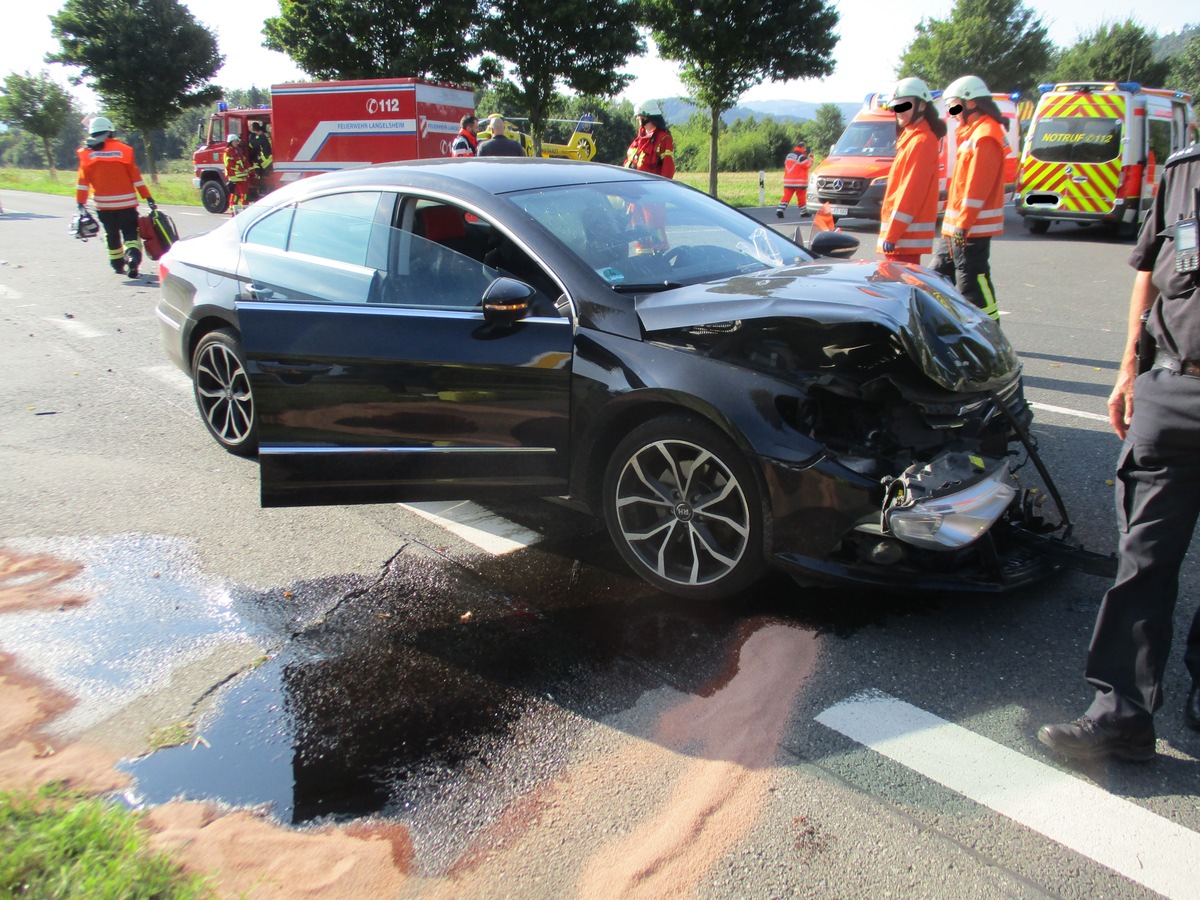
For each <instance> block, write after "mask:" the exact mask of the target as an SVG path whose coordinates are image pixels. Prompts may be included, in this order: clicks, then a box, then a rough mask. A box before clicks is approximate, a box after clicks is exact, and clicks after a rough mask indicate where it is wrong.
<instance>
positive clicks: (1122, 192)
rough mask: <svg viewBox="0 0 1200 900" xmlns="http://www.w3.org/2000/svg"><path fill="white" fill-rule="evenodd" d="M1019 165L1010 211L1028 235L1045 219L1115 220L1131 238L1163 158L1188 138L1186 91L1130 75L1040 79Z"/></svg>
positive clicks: (1039, 230)
mask: <svg viewBox="0 0 1200 900" xmlns="http://www.w3.org/2000/svg"><path fill="white" fill-rule="evenodd" d="M1039 90H1040V91H1041V98H1040V99H1039V100H1038V104H1037V107H1036V109H1035V110H1034V114H1033V120H1032V122H1031V123H1030V127H1029V130H1028V135H1027V137H1026V139H1025V146H1024V148H1023V149H1022V151H1021V168H1020V179H1019V190H1018V200H1017V212H1018V213H1020V214H1021V215H1022V216H1024V218H1025V225H1026V227H1027V228H1028V229H1029V230H1030V231H1031V232H1033V233H1034V234H1044V233H1045V232H1046V230H1047V229H1048V228H1049V227H1050V223H1051V222H1055V221H1064V222H1077V223H1079V224H1091V223H1106V224H1110V225H1114V226H1116V227H1117V229H1118V230H1119V231H1120V232H1121V233H1122V234H1124V235H1125V236H1132V235H1135V234H1136V233H1137V229H1138V227H1139V225H1140V224H1141V221H1142V219H1143V218H1145V215H1146V210H1148V209H1149V208H1150V203H1151V202H1152V201H1153V199H1154V193H1155V191H1156V190H1157V186H1158V179H1159V176H1160V175H1161V173H1162V172H1161V165H1162V163H1163V161H1164V160H1165V159H1166V158H1167V157H1168V156H1170V155H1171V154H1172V153H1173V152H1175V151H1176V150H1178V149H1180V148H1181V147H1184V146H1186V145H1187V143H1188V139H1189V138H1188V129H1189V126H1190V125H1191V124H1192V123H1193V122H1194V121H1195V113H1194V112H1193V110H1192V105H1191V96H1190V95H1189V94H1187V93H1184V92H1183V91H1174V90H1163V89H1161V88H1144V87H1142V86H1141V85H1139V84H1137V83H1136V82H1132V81H1120V82H1113V81H1080V82H1074V81H1073V82H1063V83H1060V84H1044V85H1041V87H1040V89H1039Z"/></svg>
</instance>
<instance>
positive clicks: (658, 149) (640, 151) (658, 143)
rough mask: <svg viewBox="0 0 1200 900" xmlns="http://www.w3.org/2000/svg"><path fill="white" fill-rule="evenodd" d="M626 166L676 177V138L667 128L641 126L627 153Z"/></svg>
mask: <svg viewBox="0 0 1200 900" xmlns="http://www.w3.org/2000/svg"><path fill="white" fill-rule="evenodd" d="M625 168H627V169H638V170H639V171H642V172H653V173H654V174H655V175H661V176H662V177H663V178H674V177H675V139H674V138H673V137H671V132H670V131H668V130H667V129H666V128H655V129H654V130H653V131H648V130H647V129H645V128H639V129H638V133H637V137H635V138H634V139H633V142H632V143H631V144H630V145H629V150H628V151H627V152H626V154H625Z"/></svg>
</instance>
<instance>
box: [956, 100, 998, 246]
mask: <svg viewBox="0 0 1200 900" xmlns="http://www.w3.org/2000/svg"><path fill="white" fill-rule="evenodd" d="M954 134H955V138H956V139H957V141H958V152H957V155H956V157H955V160H954V177H953V178H952V179H951V181H950V196H949V197H948V198H947V199H946V217H945V219H943V220H942V234H946V235H952V234H954V231H955V229H958V228H961V229H962V230H963V231H965V232H966V234H967V237H969V238H980V237H994V236H995V235H998V234H1002V233H1003V232H1004V127H1003V126H1002V125H1001V124H1000V123H999V122H997V121H996V120H995V119H992V118H990V117H988V116H980V117H979V118H978V119H976V120H975V121H974V122H969V123H967V124H966V125H964V126H962V127H961V128H959V129H958V131H956V132H955V133H954Z"/></svg>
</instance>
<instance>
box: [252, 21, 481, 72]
mask: <svg viewBox="0 0 1200 900" xmlns="http://www.w3.org/2000/svg"><path fill="white" fill-rule="evenodd" d="M481 15H482V10H481V6H480V0H441V2H438V3H428V2H424V0H279V15H278V16H275V17H273V18H270V19H267V20H266V22H264V23H263V34H264V35H265V36H266V41H265V42H264V46H266V47H268V48H270V49H272V50H279V51H280V52H282V53H286V54H287V55H288V56H290V57H291V58H292V59H293V60H294V61H295V62H296V65H298V66H299V67H300V68H301V69H303V70H304V71H305V72H307V73H308V74H309V75H311V76H313V77H314V78H319V79H330V80H332V79H352V78H399V77H404V78H429V79H433V80H435V81H451V82H455V83H467V84H470V83H475V82H476V81H479V80H481V79H482V80H486V79H487V77H489V71H488V70H485V71H484V72H482V73H481V72H480V71H476V70H473V69H471V68H470V67H469V66H468V64H467V63H468V61H469V60H470V59H472V58H473V57H476V56H478V55H479V52H480V50H481V44H480V42H479V36H478V26H479V21H480V16H481Z"/></svg>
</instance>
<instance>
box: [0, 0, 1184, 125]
mask: <svg viewBox="0 0 1200 900" xmlns="http://www.w3.org/2000/svg"><path fill="white" fill-rule="evenodd" d="M183 3H184V5H185V6H187V7H188V9H190V10H191V12H192V15H193V16H195V17H196V19H197V20H198V21H199V22H200V23H201V24H203V25H205V26H207V27H208V28H209V29H211V30H212V31H213V32H214V33H215V34H216V35H217V42H218V46H219V48H220V51H221V53H223V54H224V55H225V66H224V68H222V69H221V71H220V72H218V73H217V78H216V81H217V83H218V84H220V85H222V86H223V87H227V88H249V87H260V88H265V87H268V86H269V85H271V84H276V83H279V82H284V81H295V80H303V79H304V78H305V75H304V73H303V72H301V71H300V69H298V68H297V67H296V66H295V64H294V63H292V61H291V60H290V59H288V57H287V56H285V55H284V54H282V53H276V52H274V51H271V50H267V49H265V48H264V47H262V28H261V26H260V25H259V23H260V22H261V21H263V20H264V19H266V18H268V17H270V16H272V15H276V14H278V12H279V0H183ZM62 5H63V0H10V2H9V3H7V4H6V6H7V9H6V10H5V14H4V19H5V21H4V24H3V28H2V29H0V77H3V76H4V75H6V74H8V73H9V72H25V71H31V72H35V73H36V72H38V71H41V70H42V69H46V70H48V71H50V73H51V74H52V75H53V76H54V77H55V78H57V79H58V80H59V81H60V82H61V83H63V84H64V85H66V84H67V74H68V70H67V69H66V68H65V67H63V66H59V65H48V64H47V63H45V62H44V61H43V59H44V57H45V55H46V54H47V53H50V52H53V51H55V50H56V49H57V47H58V45H57V42H56V41H55V40H54V39H53V37H51V34H50V18H49V17H50V16H51V15H53V14H55V13H56V12H58V10H59V9H61V8H62ZM833 5H834V6H835V7H837V9H838V11H839V13H840V15H841V20H840V22H839V24H838V27H837V31H838V34H839V35H841V39H840V40H839V41H838V45H837V48H836V50H835V51H834V58H835V60H836V63H837V65H836V68H835V71H834V74H833V75H831V76H829V77H828V78H823V79H808V80H804V81H793V82H786V83H775V82H772V83H767V84H762V85H759V86H757V87H754V88H751V89H750V90H749V91H748V92H746V94H744V95H743V96H742V100H743V102H745V101H751V102H753V101H755V100H806V101H811V102H814V103H857V102H859V101H861V100H862V98H863V97H864V96H865V95H866V94H868V93H870V92H872V91H877V90H885V89H887V88H888V87H890V86H891V84H892V83H894V81H895V69H896V63H897V62H898V61H899V59H900V54H901V53H902V52H903V51H904V48H905V47H906V46H907V45H908V44H909V43H910V42H911V41H912V39H913V36H914V30H915V28H916V26H917V23H919V22H920V20H921V19H922V18H936V19H944V18H947V17H948V15H949V12H950V10H951V8H952V7H953V5H954V3H953V0H910V2H908V3H892V4H887V5H884V4H882V3H879V2H878V0H833ZM1025 5H1026V6H1027V7H1029V8H1030V9H1033V10H1034V11H1035V12H1036V13H1037V14H1038V16H1040V17H1041V19H1042V23H1043V24H1044V25H1045V26H1046V28H1047V30H1048V32H1049V37H1050V40H1051V42H1052V43H1054V44H1056V45H1058V46H1070V45H1071V44H1074V43H1075V42H1076V40H1077V39H1078V38H1079V37H1080V36H1081V35H1084V34H1088V33H1090V32H1092V31H1094V30H1095V29H1096V28H1098V27H1099V26H1101V25H1105V24H1113V23H1119V22H1123V21H1125V19H1126V18H1128V17H1129V13H1130V3H1129V0H1025ZM232 10H236V15H234V14H232V12H231V11H232ZM1133 18H1134V21H1135V22H1137V24H1139V25H1141V26H1142V27H1143V28H1146V29H1147V30H1153V31H1156V32H1158V33H1159V34H1160V35H1165V34H1170V33H1171V32H1176V31H1180V30H1182V29H1183V28H1184V27H1185V26H1187V25H1191V24H1200V6H1197V4H1196V0H1155V2H1153V3H1144V4H1141V5H1140V8H1138V9H1137V10H1136V12H1135V13H1134V16H1133ZM626 71H628V72H629V73H631V74H633V75H635V76H636V78H635V80H634V81H633V83H632V84H631V85H630V86H629V87H628V88H627V89H626V91H625V92H624V93H623V94H622V96H623V97H625V98H627V99H629V100H632V101H633V102H635V103H636V102H638V101H641V100H649V99H660V98H665V97H673V96H683V95H685V94H686V91H685V90H684V88H683V85H682V84H681V83H680V81H679V78H678V69H677V67H676V66H674V65H673V64H671V63H668V62H665V61H664V60H662V59H659V58H657V57H656V56H649V57H646V58H643V59H641V60H638V61H636V62H634V63H633V64H632V65H631V66H629V67H628V69H627V70H626ZM931 87H944V85H931ZM997 89H998V90H999V89H1000V88H997ZM77 94H78V96H79V97H80V100H81V103H82V105H83V106H84V107H85V109H89V110H90V109H91V107H92V106H94V105H95V100H94V98H93V97H92V95H90V93H88V92H86V91H79V92H77ZM93 111H94V110H93Z"/></svg>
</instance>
